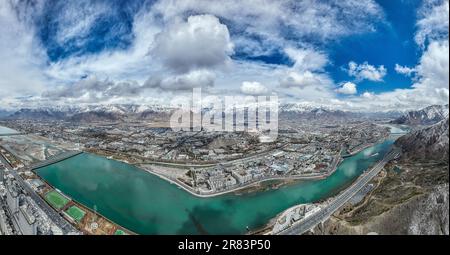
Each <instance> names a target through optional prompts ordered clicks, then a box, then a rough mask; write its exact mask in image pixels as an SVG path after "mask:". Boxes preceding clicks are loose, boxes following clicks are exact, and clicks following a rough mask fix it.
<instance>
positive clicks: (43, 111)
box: [3, 105, 171, 122]
mask: <svg viewBox="0 0 450 255" xmlns="http://www.w3.org/2000/svg"><path fill="white" fill-rule="evenodd" d="M170 112H171V108H167V107H163V106H160V105H80V106H54V107H37V108H23V109H20V110H18V111H16V112H14V113H12V114H11V113H9V114H8V115H6V114H5V115H4V116H3V118H5V117H6V118H10V119H39V120H68V121H86V122H87V121H119V120H124V119H129V118H134V119H148V118H150V117H155V116H156V117H157V116H158V115H161V114H162V115H164V114H168V113H170Z"/></svg>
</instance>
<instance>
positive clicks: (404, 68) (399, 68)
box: [395, 64, 416, 76]
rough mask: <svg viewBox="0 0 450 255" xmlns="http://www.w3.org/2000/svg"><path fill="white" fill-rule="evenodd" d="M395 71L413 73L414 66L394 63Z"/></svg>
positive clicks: (408, 74)
mask: <svg viewBox="0 0 450 255" xmlns="http://www.w3.org/2000/svg"><path fill="white" fill-rule="evenodd" d="M395 71H396V72H397V73H399V74H403V75H406V76H411V75H412V74H413V73H415V72H416V69H415V68H410V67H407V66H401V65H399V64H395Z"/></svg>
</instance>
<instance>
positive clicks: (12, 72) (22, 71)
mask: <svg viewBox="0 0 450 255" xmlns="http://www.w3.org/2000/svg"><path fill="white" fill-rule="evenodd" d="M23 18H24V17H23V16H17V13H16V10H15V6H14V5H13V4H12V3H10V2H8V1H1V2H0V35H1V39H0V90H1V91H2V92H1V93H0V104H3V102H6V101H7V100H6V99H5V98H7V97H9V98H14V97H21V96H28V95H36V94H37V93H40V92H41V91H42V90H43V89H44V88H45V85H46V77H44V76H43V75H42V73H41V72H40V70H41V68H42V67H43V66H45V64H46V63H45V62H46V61H47V58H46V55H45V52H44V51H43V50H41V47H40V45H39V43H38V42H37V41H36V40H35V38H34V37H33V33H34V28H33V27H30V26H29V25H28V24H26V23H25V22H21V20H22V19H23ZM8 101H11V100H8Z"/></svg>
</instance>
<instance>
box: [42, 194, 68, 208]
mask: <svg viewBox="0 0 450 255" xmlns="http://www.w3.org/2000/svg"><path fill="white" fill-rule="evenodd" d="M45 200H46V201H47V202H48V203H49V204H50V205H51V206H53V207H54V208H56V209H58V210H60V209H61V208H63V207H64V206H65V205H66V204H67V203H69V201H70V200H69V199H67V198H65V197H64V196H63V195H61V194H59V193H58V192H57V191H55V190H52V191H50V192H48V193H47V194H45Z"/></svg>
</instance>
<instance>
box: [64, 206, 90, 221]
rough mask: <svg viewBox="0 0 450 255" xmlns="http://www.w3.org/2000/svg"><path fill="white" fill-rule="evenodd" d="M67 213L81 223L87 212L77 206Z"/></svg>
mask: <svg viewBox="0 0 450 255" xmlns="http://www.w3.org/2000/svg"><path fill="white" fill-rule="evenodd" d="M66 213H67V214H68V215H69V216H70V217H71V218H72V219H74V220H75V221H77V222H80V221H81V220H82V219H83V217H84V215H86V212H85V211H83V210H82V209H81V208H79V207H78V206H76V205H73V206H71V207H70V208H69V209H67V211H66Z"/></svg>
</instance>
